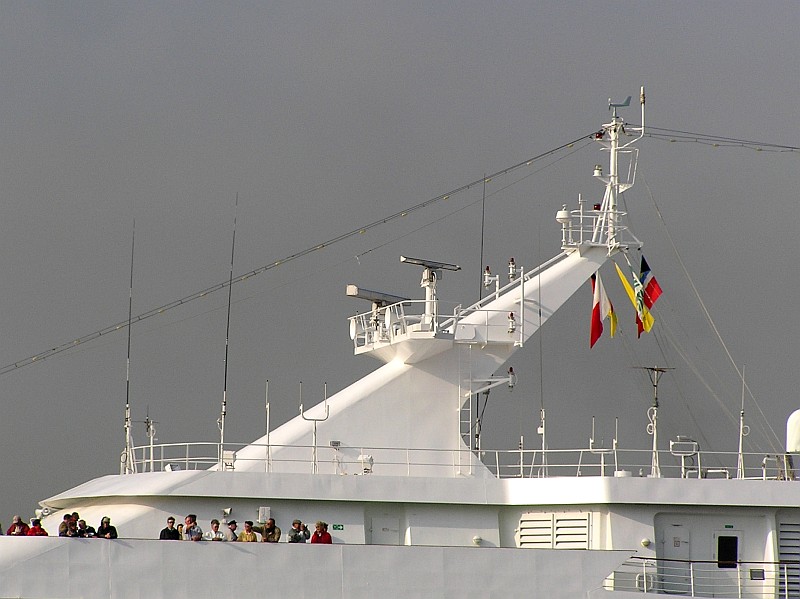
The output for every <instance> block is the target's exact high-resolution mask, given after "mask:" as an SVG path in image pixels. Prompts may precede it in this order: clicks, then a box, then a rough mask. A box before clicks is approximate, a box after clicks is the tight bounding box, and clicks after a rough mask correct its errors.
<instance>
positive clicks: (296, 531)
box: [288, 520, 311, 543]
mask: <svg viewBox="0 0 800 599" xmlns="http://www.w3.org/2000/svg"><path fill="white" fill-rule="evenodd" d="M310 536H311V533H310V532H308V528H306V525H305V524H303V523H302V522H301V521H300V520H294V521H293V522H292V529H291V530H290V531H289V538H288V541H289V543H305V542H306V540H307V539H308V537H310Z"/></svg>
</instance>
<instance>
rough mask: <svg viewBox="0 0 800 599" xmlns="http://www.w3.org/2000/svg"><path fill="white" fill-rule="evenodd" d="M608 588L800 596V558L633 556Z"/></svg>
mask: <svg viewBox="0 0 800 599" xmlns="http://www.w3.org/2000/svg"><path fill="white" fill-rule="evenodd" d="M603 588H604V589H606V590H608V591H636V592H640V593H643V594H657V595H661V594H667V595H682V596H686V597H731V598H734V597H736V598H743V599H789V598H791V597H798V596H800V562H717V561H688V560H672V559H654V558H643V557H642V558H639V557H633V558H631V559H629V560H628V561H626V562H625V563H623V564H622V565H621V566H620V567H619V568H617V569H616V570H615V571H614V572H613V573H612V574H610V575H609V576H608V577H607V578H606V579H605V581H604V582H603Z"/></svg>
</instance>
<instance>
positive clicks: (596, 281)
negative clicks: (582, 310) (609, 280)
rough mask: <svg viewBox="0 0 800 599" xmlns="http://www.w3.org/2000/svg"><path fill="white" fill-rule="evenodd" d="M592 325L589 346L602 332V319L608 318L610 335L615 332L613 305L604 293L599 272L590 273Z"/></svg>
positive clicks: (595, 341)
mask: <svg viewBox="0 0 800 599" xmlns="http://www.w3.org/2000/svg"><path fill="white" fill-rule="evenodd" d="M592 296H593V298H592V327H591V334H590V341H589V347H590V348H591V347H594V344H595V343H597V340H598V339H600V335H602V334H603V321H604V320H605V319H606V318H608V319H609V320H610V321H611V336H612V337H613V336H614V334H615V333H616V332H617V315H616V314H615V313H614V306H613V305H612V304H611V300H610V299H608V296H607V295H606V290H605V288H604V287H603V281H602V280H601V279H600V273H599V272H598V273H595V274H593V275H592Z"/></svg>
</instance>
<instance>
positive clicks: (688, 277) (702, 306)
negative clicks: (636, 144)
mask: <svg viewBox="0 0 800 599" xmlns="http://www.w3.org/2000/svg"><path fill="white" fill-rule="evenodd" d="M641 178H642V182H643V184H644V187H645V189H646V190H647V195H648V196H649V198H650V201H651V202H652V203H653V207H654V208H655V210H656V214H657V215H658V219H659V221H660V222H661V225H662V226H663V228H664V231H665V233H666V235H667V239H668V240H669V243H670V245H671V247H672V251H673V253H674V254H675V257H676V258H677V260H678V264H679V265H680V267H681V270H682V272H683V275H684V276H685V277H686V280H687V281H688V282H689V285H690V287H691V289H692V292H693V293H694V296H695V298H696V299H697V302H698V304H699V305H700V309H701V311H702V312H703V316H704V317H705V319H706V321H707V322H708V324H709V326H710V327H711V330H712V331H713V332H714V334H715V335H716V337H717V340H718V341H719V343H720V345H721V346H722V349H723V350H724V352H725V355H726V356H727V358H728V361H729V362H730V363H731V365H732V366H733V368H734V370H735V371H736V374H737V375H738V377H739V379H741V380H742V381H744V377H743V375H742V372H741V370H740V369H739V366H738V365H737V364H736V361H735V360H734V359H733V356H732V355H731V352H730V350H729V349H728V346H727V344H726V343H725V340H724V339H723V338H722V334H721V333H720V332H719V329H718V328H717V325H716V323H715V322H714V319H713V318H712V317H711V314H710V313H709V311H708V308H707V306H706V304H705V302H704V301H703V298H702V297H701V296H700V292H699V291H698V290H697V286H696V285H695V283H694V280H693V279H692V276H691V275H690V274H689V270H688V269H687V268H686V264H685V262H684V261H683V257H682V256H681V254H680V252H679V251H678V247H677V244H676V243H675V240H674V239H673V238H672V235H671V234H670V232H669V229H668V228H667V224H666V222H665V221H664V216H663V215H662V213H661V208H660V207H659V206H658V203H657V202H656V200H655V197H654V196H653V192H652V190H651V189H650V186H649V185H648V184H647V181H646V180H645V178H644V176H642V177H641ZM743 384H744V386H745V388H746V389H747V392H748V394H749V395H750V397H751V399H752V400H753V403H754V404H755V406H756V407H757V408H758V411H759V413H760V414H761V417H762V418H763V419H764V422H766V423H767V427H768V429H769V431H770V433H771V434H772V437H773V438H774V440H775V442H776V443H777V446H780V438H779V437H778V435H777V434H776V433H775V430H774V429H773V428H772V426H771V425H770V424H769V421H768V420H767V418H766V415H765V414H764V412H763V410H762V409H761V406H760V405H759V403H758V401H757V400H756V398H755V396H754V395H753V392H752V390H751V389H750V387H749V386H748V385H747V383H746V382H743ZM718 401H721V400H719V399H718ZM726 412H729V411H728V409H727V408H726ZM729 416H730V413H729ZM767 441H768V442H769V443H772V440H770V439H769V438H767Z"/></svg>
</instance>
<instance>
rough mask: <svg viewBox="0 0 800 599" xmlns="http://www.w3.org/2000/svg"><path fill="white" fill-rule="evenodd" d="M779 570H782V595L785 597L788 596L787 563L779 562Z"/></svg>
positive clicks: (786, 598)
mask: <svg viewBox="0 0 800 599" xmlns="http://www.w3.org/2000/svg"><path fill="white" fill-rule="evenodd" d="M781 570H782V571H783V596H784V598H785V599H788V598H789V568H788V567H787V564H781Z"/></svg>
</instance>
